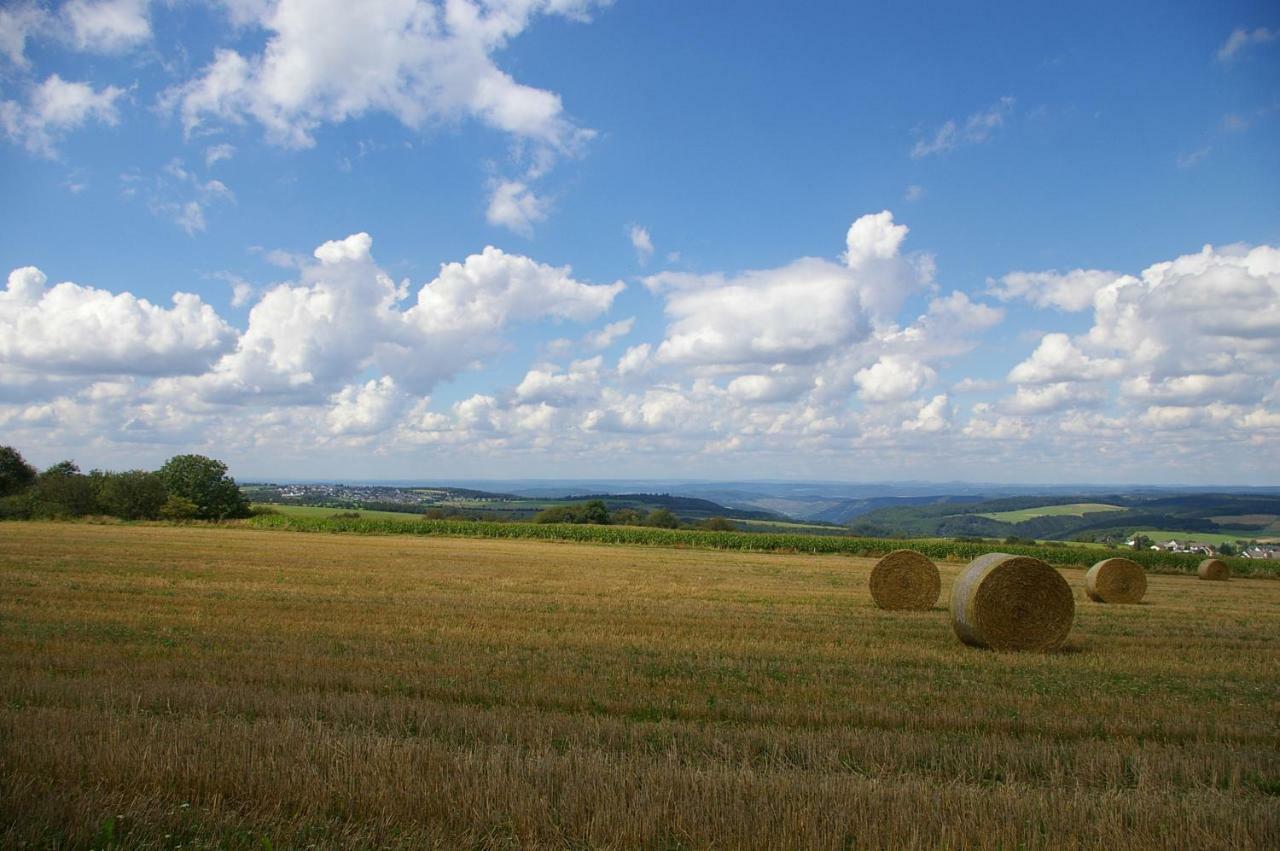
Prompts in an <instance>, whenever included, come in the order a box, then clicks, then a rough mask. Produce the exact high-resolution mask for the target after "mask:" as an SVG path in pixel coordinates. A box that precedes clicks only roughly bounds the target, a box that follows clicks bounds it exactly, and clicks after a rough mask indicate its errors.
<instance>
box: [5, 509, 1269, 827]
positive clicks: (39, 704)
mask: <svg viewBox="0 0 1280 851" xmlns="http://www.w3.org/2000/svg"><path fill="white" fill-rule="evenodd" d="M873 563H874V562H873V560H871V559H859V558H851V557H848V556H838V555H826V556H814V555H787V554H767V553H745V552H721V551H701V550H677V549H661V548H655V547H624V546H613V547H609V546H599V545H584V544H568V543H547V542H540V541H527V540H525V541H519V540H466V539H454V538H420V537H393V536H386V537H369V536H363V537H355V536H343V535H325V536H320V535H307V534H298V533H288V532H273V531H263V530H256V529H245V528H241V529H216V528H182V527H168V528H167V527H129V526H90V525H78V524H36V523H7V524H3V525H0V695H2V696H3V705H2V706H0V846H4V847H15V846H19V847H20V846H21V845H22V844H23V843H28V844H30V845H32V846H35V847H48V846H57V847H68V846H72V847H86V846H89V845H95V846H96V847H103V846H105V845H109V844H112V843H115V844H117V845H120V846H125V847H148V846H163V847H170V846H176V845H179V844H181V845H183V846H184V847H192V846H197V847H200V846H213V845H223V846H232V847H254V848H265V847H276V848H281V847H290V846H304V845H309V844H315V845H318V846H321V847H329V846H342V847H355V846H367V847H381V846H400V847H424V846H436V847H446V848H456V847H534V848H536V847H545V848H550V847H556V848H559V847H645V848H694V847H712V846H714V847H721V848H743V847H788V848H798V847H806V848H846V847H858V848H865V847H894V848H907V847H946V848H956V847H969V848H1085V847H1088V848H1102V847H1106V848H1115V847H1128V848H1154V847H1170V846H1173V847H1194V848H1227V847H1232V848H1274V847H1277V846H1278V845H1280V797H1278V796H1280V582H1276V581H1274V580H1261V579H1257V580H1239V579H1233V580H1232V581H1230V582H1226V583H1205V582H1198V581H1196V580H1195V579H1192V578H1189V577H1183V576H1151V577H1150V588H1149V591H1148V593H1147V596H1146V599H1145V601H1144V604H1143V605H1138V606H1107V605H1102V604H1096V603H1089V602H1087V601H1086V600H1085V598H1084V590H1083V588H1084V573H1083V571H1077V570H1064V571H1063V573H1064V575H1065V576H1067V578H1068V580H1069V582H1070V583H1071V586H1072V588H1073V590H1074V592H1075V595H1076V605H1077V618H1076V624H1075V627H1074V629H1073V630H1072V633H1071V637H1070V639H1069V640H1068V643H1067V648H1066V651H1065V652H1060V653H1056V654H1050V655H1026V654H1004V653H993V652H988V651H981V650H975V649H973V648H969V647H964V646H962V645H961V644H960V643H959V642H958V641H956V639H955V637H954V635H953V634H952V632H951V628H950V626H949V623H948V620H947V616H946V613H945V611H944V607H945V605H946V601H947V594H948V591H949V589H950V586H951V583H952V582H953V580H954V578H955V576H956V575H957V573H958V572H959V570H960V568H961V567H962V565H961V564H958V563H954V564H948V563H943V564H941V565H940V567H941V569H942V580H943V596H942V599H941V600H940V601H939V603H938V605H937V606H936V607H935V608H934V609H933V610H931V611H926V612H885V611H882V610H880V609H878V608H876V607H875V605H874V604H873V603H872V601H871V599H870V595H869V593H868V590H867V578H868V574H869V572H870V569H871V566H872V564H873Z"/></svg>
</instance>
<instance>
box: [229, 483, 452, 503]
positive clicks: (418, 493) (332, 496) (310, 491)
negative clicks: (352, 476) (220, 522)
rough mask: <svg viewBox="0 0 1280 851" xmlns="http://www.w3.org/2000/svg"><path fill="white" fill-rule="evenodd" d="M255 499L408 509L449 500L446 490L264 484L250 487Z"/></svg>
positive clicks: (248, 491)
mask: <svg viewBox="0 0 1280 851" xmlns="http://www.w3.org/2000/svg"><path fill="white" fill-rule="evenodd" d="M244 489H245V491H246V492H247V493H249V494H250V495H251V498H253V499H255V500H259V501H262V502H280V503H286V504H287V503H297V504H300V505H317V504H343V505H351V506H357V505H363V504H366V503H381V504H395V505H408V506H418V505H421V506H428V505H435V504H437V503H439V502H440V501H441V500H443V499H446V498H447V497H448V491H447V489H445V488H439V489H434V488H431V489H429V488H395V487H385V486H380V485H344V484H340V483H338V484H330V483H326V484H304V485H298V484H290V485H276V484H261V485H257V484H255V485H246V486H245V488H244Z"/></svg>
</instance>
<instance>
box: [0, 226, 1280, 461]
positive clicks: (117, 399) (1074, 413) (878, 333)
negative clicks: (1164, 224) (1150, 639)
mask: <svg viewBox="0 0 1280 851" xmlns="http://www.w3.org/2000/svg"><path fill="white" fill-rule="evenodd" d="M908 235H909V229H908V227H907V226H906V225H905V224H902V223H899V222H897V221H896V220H895V218H894V215H893V214H892V213H891V212H889V211H887V210H886V211H881V212H879V213H874V214H868V215H864V216H861V217H859V218H857V219H856V220H854V221H853V223H852V224H851V225H850V227H849V228H848V232H847V234H846V239H845V244H844V246H843V248H844V251H843V252H842V253H841V254H840V255H839V256H838V257H833V258H832V259H826V258H820V257H803V258H797V259H795V260H793V261H791V262H789V263H786V264H783V265H781V266H778V267H776V268H768V269H756V270H748V271H741V272H731V271H726V272H717V273H710V274H699V275H693V274H688V273H679V272H673V271H662V272H657V273H654V274H651V275H648V276H646V277H643V278H640V279H639V280H638V281H637V282H636V283H635V284H633V285H632V286H631V287H630V288H629V289H630V291H631V295H632V297H633V298H640V299H650V300H653V301H655V302H656V303H657V306H658V307H659V308H660V310H661V315H662V316H664V317H665V320H664V324H663V326H662V327H661V328H660V329H658V332H657V333H655V334H652V335H650V336H647V337H644V336H642V335H640V334H639V333H638V329H637V328H636V327H635V323H634V317H627V318H618V317H616V316H613V315H611V310H612V308H613V306H614V304H615V302H616V300H617V299H618V298H619V296H620V295H621V294H622V293H623V292H624V290H627V289H628V287H627V285H626V284H625V283H624V282H623V281H621V280H617V281H612V282H606V283H590V282H584V281H579V280H577V279H575V278H574V276H573V273H572V270H571V269H570V268H568V267H553V266H549V265H546V264H543V263H540V262H538V261H537V260H535V259H533V258H530V257H527V256H523V255H519V254H510V253H507V252H505V251H503V250H501V249H498V248H495V247H487V248H485V249H484V250H483V251H481V252H479V253H477V254H473V255H470V256H468V257H466V258H464V259H462V260H460V261H456V262H451V263H445V264H443V265H442V266H441V268H440V271H439V273H438V274H437V275H436V276H435V277H434V278H433V279H431V280H430V281H427V282H425V283H422V284H421V285H416V286H415V285H413V284H411V283H410V282H409V281H408V280H401V281H396V280H395V279H393V278H392V277H391V276H390V275H389V274H388V273H387V272H386V271H385V270H384V269H383V268H382V267H380V266H379V265H378V263H377V261H376V260H375V257H374V254H373V239H372V238H371V237H370V236H369V235H368V234H365V233H357V234H353V235H351V236H348V237H345V238H343V239H336V240H332V241H329V242H325V243H323V244H321V245H320V246H319V247H318V248H316V250H315V251H314V253H313V256H312V257H311V258H308V259H307V260H305V261H304V262H301V263H300V265H299V266H298V268H297V269H296V273H297V277H296V280H292V281H289V282H286V283H280V284H276V285H274V286H272V287H269V288H266V289H265V290H263V291H261V292H258V293H256V294H255V295H254V296H252V299H253V300H252V306H251V308H250V309H249V311H248V316H247V321H246V322H245V324H244V325H243V326H242V327H237V326H236V325H235V324H234V323H233V322H232V321H231V320H229V319H228V318H226V317H223V316H220V315H219V314H218V313H217V312H216V311H215V310H214V308H213V307H211V306H210V305H208V304H206V303H204V302H203V301H202V300H201V299H200V298H199V297H198V296H196V295H192V294H189V293H182V292H177V293H174V294H173V297H172V304H171V305H168V306H165V305H158V304H153V303H151V302H149V301H148V300H146V299H142V298H137V297H135V296H134V295H132V294H130V293H128V292H121V293H110V292H106V291H103V290H100V289H96V288H94V287H92V286H90V285H82V284H76V283H70V282H65V283H58V284H50V283H49V279H48V277H47V276H46V274H45V273H44V272H43V271H41V270H39V269H35V268H31V267H25V268H19V269H16V270H14V271H13V272H12V273H11V274H10V275H9V277H8V283H7V286H6V288H5V289H4V290H3V291H2V292H0V429H3V432H4V434H5V440H6V442H10V443H14V444H16V445H18V446H20V447H25V448H27V449H28V450H30V449H32V448H34V447H41V448H42V451H44V452H48V451H52V448H53V447H57V448H58V452H59V454H78V455H84V454H86V450H87V451H88V452H90V453H92V454H94V455H100V456H104V457H103V462H104V463H106V462H107V461H109V460H110V459H114V458H125V459H127V458H135V457H158V456H159V455H163V454H165V453H168V452H170V451H171V450H172V449H173V448H174V447H189V448H200V449H204V450H207V451H209V452H211V453H213V454H218V455H221V456H224V457H229V458H231V459H233V460H236V461H237V462H238V463H239V464H240V465H241V466H248V465H254V464H256V465H261V466H259V467H258V469H261V470H262V471H263V472H277V471H279V472H284V471H285V469H286V467H285V466H280V465H292V466H291V468H292V469H296V470H313V471H319V470H322V469H324V467H325V464H326V462H327V461H333V460H334V459H341V458H344V457H351V455H352V453H356V454H360V455H364V456H367V457H370V458H373V459H375V460H374V461H373V464H374V466H375V467H376V468H378V469H383V470H397V471H401V470H405V469H407V468H406V467H405V465H406V464H422V465H425V467H426V469H439V467H438V466H437V464H438V462H439V461H440V460H447V459H450V458H454V459H457V458H461V457H464V456H468V455H469V456H474V457H475V458H478V459H484V462H485V464H487V465H493V466H484V465H481V466H467V465H466V464H465V463H464V464H462V465H460V466H459V465H456V464H455V465H454V467H453V469H454V474H460V473H463V472H466V471H468V470H471V471H474V472H484V471H486V470H487V471H494V472H496V471H497V470H500V469H501V465H502V464H503V463H510V462H513V461H518V462H519V464H520V466H521V468H522V469H533V470H536V471H538V472H551V471H556V470H559V471H562V472H563V474H572V475H578V474H580V473H582V472H584V471H593V472H597V473H599V472H608V471H616V472H617V473H618V474H620V475H621V474H627V475H633V474H635V472H637V471H643V470H655V471H661V472H664V473H665V472H669V471H670V470H672V469H676V468H677V467H679V468H680V469H682V470H686V471H689V472H701V471H717V470H733V471H735V473H736V475H737V476H738V477H743V476H755V477H784V478H785V477H803V476H806V475H808V476H812V475H822V476H826V477H830V476H831V475H833V474H840V475H845V476H850V477H858V476H860V475H861V476H862V477H866V475H867V474H875V475H886V474H890V473H892V472H894V471H903V472H909V473H911V474H912V475H915V476H921V475H922V474H924V475H927V472H928V471H929V470H931V469H933V470H949V471H958V472H963V470H965V469H969V470H973V471H979V470H984V469H985V470H987V471H988V474H987V476H986V477H987V478H999V476H998V475H994V474H993V473H994V471H995V470H998V469H999V465H1000V464H1001V463H1002V461H1003V460H1004V459H1007V458H1009V457H1011V456H1014V455H1017V456H1020V457H1022V458H1024V459H1025V458H1030V459H1034V464H1035V467H1036V469H1042V470H1043V471H1044V473H1045V477H1046V478H1055V477H1058V478H1060V477H1062V476H1063V475H1067V476H1068V477H1069V478H1072V479H1073V480H1080V479H1081V478H1090V476H1088V475H1085V474H1084V473H1082V472H1081V469H1080V466H1079V465H1080V464H1081V463H1086V464H1092V465H1094V466H1093V469H1094V470H1096V471H1100V472H1099V474H1098V475H1094V476H1092V478H1094V479H1096V480H1110V479H1113V478H1115V477H1117V476H1118V477H1120V478H1133V477H1134V476H1135V474H1136V471H1141V470H1143V469H1149V467H1150V465H1153V464H1162V465H1166V469H1167V470H1168V471H1170V472H1171V473H1172V477H1173V478H1174V479H1179V478H1180V479H1182V480H1184V481H1185V480H1191V479H1194V478H1196V476H1195V475H1194V474H1195V473H1196V472H1197V471H1213V472H1214V473H1219V472H1220V473H1221V474H1222V475H1228V476H1240V475H1243V474H1244V470H1243V469H1242V468H1237V467H1233V464H1234V463H1235V462H1233V460H1232V459H1234V458H1241V457H1242V456H1254V457H1256V456H1258V455H1263V456H1266V455H1274V454H1275V450H1276V449H1277V447H1278V446H1280V380H1278V377H1280V249H1277V248H1275V247H1272V246H1265V245H1263V246H1254V247H1249V246H1243V245H1232V246H1225V247H1220V248H1215V247H1213V246H1205V247H1204V248H1202V249H1201V250H1200V251H1199V252H1196V253H1192V254H1186V255H1182V256H1179V257H1175V258H1172V259H1170V260H1166V261H1162V262H1159V263H1155V264H1152V265H1150V266H1149V267H1147V268H1146V269H1143V270H1140V271H1138V272H1136V273H1135V274H1129V273H1123V272H1113V271H1105V270H1092V269H1076V270H1071V271H1067V272H1058V271H1053V270H1038V271H1014V272H1010V273H1007V274H1005V275H1003V276H1001V277H1000V278H998V279H991V280H989V281H988V282H987V289H986V293H985V294H984V295H982V296H977V297H975V296H972V295H969V294H966V293H965V292H963V291H960V290H947V289H945V288H944V287H943V286H942V285H941V284H940V283H939V279H940V278H941V277H945V276H943V275H940V273H939V270H938V269H937V268H936V263H935V261H934V258H933V257H932V256H931V255H930V254H929V253H927V252H924V251H920V250H909V249H908V246H907V243H908ZM1009 310H1028V311H1033V312H1034V313H1035V314H1036V315H1037V322H1038V323H1039V324H1040V325H1041V326H1042V327H1044V328H1045V329H1046V330H1045V331H1043V332H1042V333H1040V334H1039V335H1038V336H1037V337H1036V338H1035V339H1023V340H1020V341H1018V342H1017V343H1016V344H1015V345H1014V346H1012V347H1011V351H1012V354H1011V355H1010V357H1009V360H1008V361H1007V362H1006V363H1005V364H1004V367H1003V369H1002V370H1001V371H1000V373H999V374H997V375H987V376H975V375H967V374H963V372H962V371H958V366H959V367H963V365H964V364H966V363H969V361H967V360H966V357H965V356H966V355H968V354H970V353H972V352H973V351H975V350H976V349H978V348H979V347H984V346H987V347H991V346H992V345H993V340H994V339H995V338H998V337H999V334H1000V331H1001V327H1002V325H1003V323H1004V320H1005V318H1006V314H1007V312H1008V311H1009ZM1081 320H1083V324H1082V322H1081ZM1055 322H1057V323H1064V324H1066V325H1069V326H1071V327H1075V328H1081V327H1083V328H1084V330H1082V331H1081V330H1076V331H1067V330H1052V326H1053V325H1054V324H1055ZM519 326H533V327H536V328H545V329H546V330H547V331H551V330H556V329H563V328H564V327H566V326H576V327H578V328H580V329H581V330H580V332H579V335H578V339H577V340H576V341H575V340H570V339H565V338H561V339H559V340H556V341H553V342H554V345H547V346H544V347H543V348H542V350H540V351H539V352H538V353H537V354H536V355H535V356H534V357H533V359H532V360H531V361H529V362H526V364H525V365H524V367H523V371H522V374H520V376H519V377H518V378H517V379H515V380H506V381H504V380H500V379H496V378H495V379H494V380H493V381H492V382H491V386H490V387H489V388H487V389H486V390H485V391H484V392H478V393H473V394H471V395H469V396H465V397H463V398H458V399H455V400H453V401H450V402H448V403H439V404H438V403H436V402H435V401H433V398H432V394H433V393H435V392H436V391H437V390H439V389H440V388H441V387H444V386H447V385H448V384H449V382H451V381H452V380H454V379H455V378H456V377H457V376H458V375H459V374H461V373H462V372H471V371H476V370H479V371H480V373H481V374H484V371H485V370H486V369H488V368H491V367H492V366H493V364H494V362H495V361H496V360H499V359H502V358H510V357H511V356H512V354H513V351H514V347H513V345H512V343H511V340H510V335H511V334H512V332H513V329H515V328H516V327H519ZM1005 345H1006V346H1007V344H1005ZM44 447H48V449H44ZM1135 453H1137V454H1140V455H1141V456H1143V457H1141V458H1135ZM957 458H963V459H966V464H967V465H968V466H965V467H960V468H958V470H957V467H956V464H955V459H957ZM93 460H94V462H95V463H96V462H97V461H98V458H96V457H95V458H94V459H93ZM273 463H274V464H276V465H278V466H275V467H268V465H270V464H273ZM531 464H532V467H531V466H530V465H531ZM379 465H381V466H379ZM263 467H268V468H267V469H263ZM1233 469H1236V470H1237V472H1236V473H1234V474H1233V473H1232V472H1231V471H1232V470H1233ZM424 472H425V470H424ZM1112 472H1114V474H1115V475H1114V476H1112V475H1110V473H1112ZM1146 478H1147V479H1151V478H1164V477H1160V476H1155V477H1153V476H1147V477H1146ZM1139 480H1142V479H1139Z"/></svg>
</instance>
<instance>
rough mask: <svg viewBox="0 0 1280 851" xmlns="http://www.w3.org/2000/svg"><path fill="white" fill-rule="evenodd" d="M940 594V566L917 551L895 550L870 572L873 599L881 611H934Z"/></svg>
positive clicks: (877, 563)
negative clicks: (934, 605)
mask: <svg viewBox="0 0 1280 851" xmlns="http://www.w3.org/2000/svg"><path fill="white" fill-rule="evenodd" d="M941 594H942V578H941V577H940V576H938V567H937V565H935V564H934V563H933V562H931V561H929V559H928V558H926V557H925V556H924V555H923V554H922V553H918V552H916V551H915V550H894V551H893V552H891V553H889V554H888V555H886V556H885V557H884V558H882V559H880V560H879V561H878V562H876V566H875V567H873V568H871V598H872V599H873V600H875V601H876V605H877V606H879V607H880V608H882V609H932V608H933V604H934V603H936V602H938V597H939V595H941Z"/></svg>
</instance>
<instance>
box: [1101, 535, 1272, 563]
mask: <svg viewBox="0 0 1280 851" xmlns="http://www.w3.org/2000/svg"><path fill="white" fill-rule="evenodd" d="M1137 544H1138V538H1137V537H1134V538H1131V539H1129V540H1128V541H1125V546H1128V547H1136V546H1137ZM1151 549H1153V550H1158V551H1160V552H1166V553H1189V554H1192V555H1204V556H1218V555H1234V556H1238V557H1240V558H1259V559H1280V544H1270V543H1268V544H1249V545H1247V546H1237V545H1235V544H1229V545H1227V546H1226V547H1224V546H1223V545H1222V544H1204V543H1200V542H1198V541H1176V540H1168V541H1160V542H1155V543H1152V544H1151Z"/></svg>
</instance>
